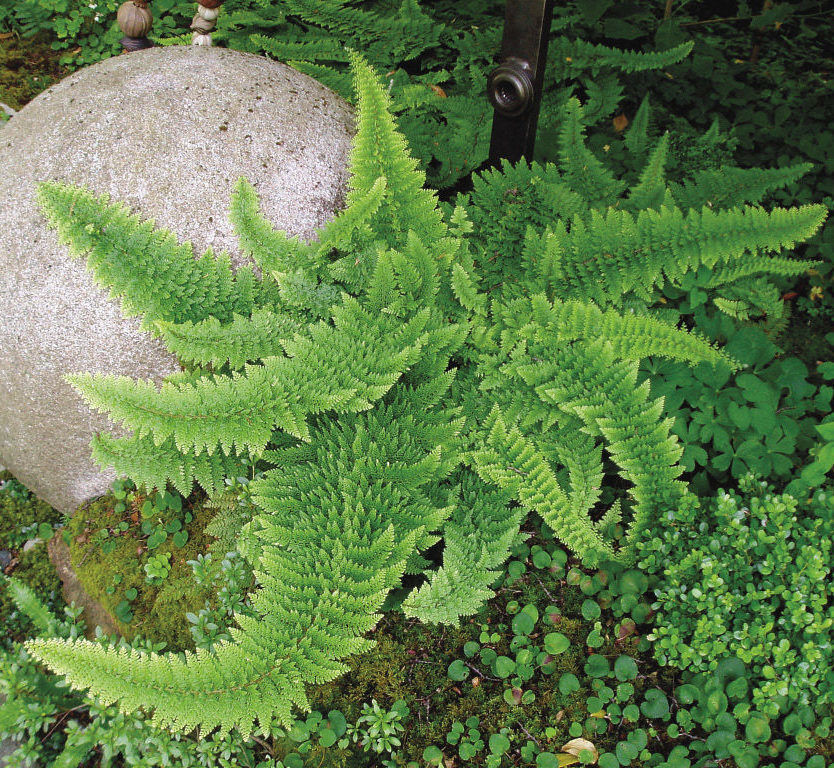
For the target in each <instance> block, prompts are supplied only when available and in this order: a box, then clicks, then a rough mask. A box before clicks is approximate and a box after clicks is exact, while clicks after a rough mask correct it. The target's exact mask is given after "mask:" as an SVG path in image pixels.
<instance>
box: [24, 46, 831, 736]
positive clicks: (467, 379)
mask: <svg viewBox="0 0 834 768" xmlns="http://www.w3.org/2000/svg"><path fill="white" fill-rule="evenodd" d="M353 70H354V77H355V79H356V87H357V94H358V103H359V117H358V132H357V137H356V141H355V147H354V150H353V154H352V163H351V172H352V176H351V186H350V192H349V195H348V205H347V208H346V209H345V211H344V212H342V213H341V214H340V215H339V216H337V217H336V219H335V220H334V221H333V222H332V223H331V224H330V225H328V226H327V227H325V228H324V229H323V230H322V231H321V232H320V237H319V240H318V241H317V242H315V243H304V242H301V241H298V240H296V239H292V238H288V237H286V236H285V235H284V234H283V233H281V232H277V231H274V230H273V229H272V228H271V226H270V225H269V224H268V222H266V221H265V220H264V219H263V218H262V217H261V216H260V214H259V212H258V208H257V199H256V197H255V195H254V192H253V190H252V189H251V187H249V186H248V185H246V184H245V183H243V182H242V183H241V184H240V185H239V186H238V190H237V192H236V194H235V197H234V199H233V201H232V218H233V221H234V222H235V225H236V227H237V230H238V233H239V237H240V240H241V245H242V247H243V249H244V250H245V251H246V252H247V253H249V254H250V255H251V256H252V258H253V259H254V261H255V262H256V263H257V264H258V266H259V267H260V270H261V273H262V275H263V279H260V278H258V277H256V276H255V273H254V271H253V270H251V269H241V270H238V271H237V272H236V273H233V272H232V270H231V268H230V266H229V262H228V259H227V258H226V257H224V256H222V255H221V256H219V257H214V256H213V255H212V254H206V255H204V256H203V257H201V258H199V259H196V260H195V259H194V258H193V253H192V252H191V249H190V247H189V246H187V245H182V244H179V243H177V241H176V239H175V238H174V236H173V235H171V234H170V233H167V232H163V231H158V230H155V229H154V228H153V226H152V225H151V224H150V223H147V222H142V221H141V220H140V219H138V218H137V217H136V216H133V215H130V214H129V213H128V212H127V211H126V210H125V209H124V208H123V207H122V206H120V205H118V204H113V203H111V202H110V201H109V200H107V199H106V198H97V197H95V196H93V195H91V194H90V193H89V192H87V191H86V190H83V189H78V188H73V187H67V186H64V185H58V184H46V185H44V186H43V187H42V188H41V190H40V201H41V204H42V207H43V208H44V211H45V213H46V215H47V216H48V218H49V220H50V221H51V222H52V224H53V225H54V226H55V227H56V228H57V229H58V232H59V234H60V236H61V238H62V239H63V240H64V241H65V242H66V243H68V244H69V245H70V247H71V249H72V250H73V251H74V252H75V253H77V254H83V255H85V256H86V258H87V262H88V265H89V267H90V268H91V269H92V270H93V272H94V274H95V276H96V278H97V279H98V280H99V281H100V282H102V283H103V284H105V285H108V286H109V287H110V290H111V292H112V293H113V295H114V296H116V297H118V298H120V299H121V301H122V306H123V309H124V311H125V312H126V313H127V314H139V315H141V317H142V325H143V328H145V329H146V330H147V331H148V332H150V333H153V334H155V335H157V336H159V337H160V338H161V339H162V340H163V341H164V342H165V343H166V344H167V345H168V347H169V348H170V349H171V350H172V351H173V352H174V353H175V354H177V355H178V357H179V358H180V360H182V362H183V363H184V370H183V372H181V373H179V374H175V375H174V376H173V377H171V378H170V379H169V380H168V381H167V382H166V383H164V384H163V385H162V387H157V386H156V385H154V384H153V383H151V382H135V381H132V380H130V379H128V378H124V377H121V378H120V377H110V376H99V375H89V374H77V375H73V376H72V377H71V381H72V383H73V384H74V385H75V386H76V387H77V388H78V389H79V391H80V392H81V393H82V394H83V396H84V397H85V398H86V399H87V400H88V402H89V403H90V404H91V405H92V406H93V407H95V408H98V409H101V410H105V411H107V412H108V413H109V414H110V415H111V416H112V417H113V419H114V420H115V421H117V422H121V423H122V424H123V425H124V426H125V427H126V428H127V429H128V430H129V431H130V434H128V435H127V436H124V435H107V434H104V435H101V436H99V437H97V438H96V440H95V441H94V447H93V450H94V455H95V456H96V458H97V459H98V460H99V461H100V462H102V463H103V464H105V465H111V466H115V468H116V469H117V471H118V472H119V473H120V474H125V475H128V476H129V477H130V478H131V479H132V480H133V481H134V482H136V483H137V484H138V485H140V486H143V487H145V488H146V489H147V490H151V489H152V488H154V487H156V488H157V489H158V490H160V491H162V490H164V488H165V487H166V486H167V485H168V484H169V483H170V484H171V485H173V486H175V487H176V488H178V489H179V490H180V491H182V492H183V493H187V492H188V491H189V490H191V488H192V486H193V484H194V483H195V482H196V483H198V484H199V485H201V486H202V487H203V488H204V489H205V491H207V492H209V493H211V494H213V493H216V492H217V491H218V489H219V488H220V487H221V485H222V480H223V478H224V477H226V476H237V475H239V474H241V472H240V468H241V467H242V466H251V464H252V462H260V463H262V464H263V465H264V466H265V467H266V468H267V469H266V471H265V473H264V475H263V477H262V478H261V479H260V480H256V481H255V482H253V483H252V488H251V493H252V498H253V500H254V502H255V505H256V511H255V514H254V517H253V518H252V519H251V520H250V521H249V522H248V523H247V524H246V525H245V526H244V528H243V530H242V532H241V535H240V539H239V549H240V551H241V552H242V553H243V555H244V556H245V557H246V558H247V559H248V560H249V561H250V562H251V563H252V564H253V566H254V573H255V579H256V581H257V588H256V589H255V591H254V592H253V593H252V595H251V601H250V602H251V605H250V610H249V611H246V612H241V613H238V614H236V617H235V618H236V624H235V626H233V627H231V628H230V630H229V635H230V638H231V639H229V640H223V641H221V642H218V643H216V644H214V645H213V647H211V648H210V649H202V648H201V649H199V650H197V651H196V652H195V653H188V654H186V655H185V656H179V655H174V654H159V653H150V654H148V653H140V652H137V651H131V650H127V649H124V648H123V649H121V650H119V649H116V648H107V647H105V645H103V644H100V643H93V642H90V641H85V640H82V639H59V638H43V639H35V640H32V641H31V642H30V643H28V644H27V649H28V651H29V653H30V654H32V655H33V656H34V657H35V658H37V659H38V660H40V661H42V662H44V663H46V664H47V665H48V666H49V667H50V668H51V669H53V670H55V671H57V672H59V673H61V674H65V675H66V676H67V678H68V680H69V681H70V682H71V683H72V684H73V685H74V686H76V687H79V688H84V689H89V690H90V691H91V692H92V693H93V694H94V695H96V696H98V697H100V698H101V700H102V701H103V702H104V703H108V704H109V703H113V702H117V703H118V704H119V706H120V707H123V708H125V709H127V710H132V709H135V708H137V707H146V708H148V709H152V710H153V711H154V713H155V714H154V719H155V722H156V723H157V724H161V725H166V726H170V727H172V728H175V729H183V730H190V729H192V728H194V727H197V726H199V727H201V728H202V729H204V730H212V729H213V728H220V730H221V732H225V731H229V730H231V729H237V730H238V731H240V732H241V733H242V734H244V735H246V734H248V733H250V732H251V730H252V729H253V728H254V727H255V722H256V721H257V723H258V724H259V727H260V728H261V729H262V730H264V731H266V730H268V729H270V728H271V727H272V726H273V724H276V723H277V724H284V725H289V724H290V723H291V722H292V719H293V716H292V713H293V708H294V707H296V706H297V707H299V708H300V709H302V710H304V709H307V708H308V707H309V700H308V696H307V693H306V690H305V685H307V684H311V683H322V682H325V681H328V680H331V679H333V678H334V677H336V676H338V675H339V674H340V673H341V672H343V671H344V670H345V669H346V666H345V661H344V660H345V658H346V657H348V656H350V655H351V654H354V653H359V652H361V651H363V650H366V649H367V648H368V647H369V646H370V645H371V640H370V639H369V638H367V637H366V636H365V635H366V633H367V632H368V631H369V630H370V629H371V628H372V627H373V626H374V625H375V624H376V622H377V621H378V620H379V613H378V612H379V610H380V608H381V607H382V606H383V603H384V601H385V599H386V597H387V596H388V594H389V592H390V591H391V590H392V589H396V588H399V587H400V586H401V585H402V583H403V582H402V578H403V577H404V576H412V577H421V579H422V581H421V582H420V585H419V586H418V587H417V588H415V589H412V590H411V592H410V593H409V594H408V595H407V596H406V597H405V599H404V600H403V601H402V603H401V607H402V610H403V611H404V612H405V613H406V615H408V616H411V617H416V618H420V619H422V620H424V621H427V622H441V623H454V622H456V621H457V620H458V618H459V617H460V616H462V615H463V616H465V615H470V614H472V613H474V612H476V611H477V610H478V609H479V608H480V607H481V606H482V605H483V603H484V601H485V600H486V599H487V598H488V597H489V596H490V595H491V594H492V591H491V589H490V585H491V584H492V582H493V581H494V580H495V579H496V576H497V575H498V570H497V569H498V568H499V567H500V566H501V565H502V564H503V562H504V561H505V560H506V558H507V557H508V554H509V551H510V548H511V546H512V545H513V542H514V541H516V539H517V538H518V536H519V530H520V525H521V523H522V521H523V519H524V517H525V515H526V514H528V513H535V514H536V515H538V516H539V518H540V519H541V520H542V521H543V522H544V524H546V525H547V526H548V527H549V528H550V529H551V530H552V531H553V532H554V533H555V535H556V536H557V537H558V538H559V539H560V540H561V541H562V542H563V543H564V544H565V545H566V546H567V547H568V548H569V549H570V550H571V551H572V552H573V553H574V554H575V555H576V556H577V557H579V558H580V559H581V560H582V561H583V562H585V563H586V564H589V565H594V564H596V563H599V562H602V561H606V560H613V561H619V562H620V563H622V564H629V563H633V562H634V560H635V556H636V553H635V545H636V542H637V541H638V540H639V537H640V535H641V534H642V533H643V532H644V531H645V530H646V529H647V528H649V527H651V526H652V525H653V522H654V520H655V519H656V517H657V515H658V514H659V512H660V510H662V509H667V508H675V507H676V506H677V505H678V504H679V503H680V502H681V500H682V499H683V498H684V494H685V488H684V485H683V483H682V482H681V481H680V480H679V479H678V477H679V475H680V472H681V468H680V466H679V464H678V459H679V457H680V452H681V449H680V446H679V445H678V442H677V440H676V439H675V438H674V437H673V436H672V435H671V434H670V427H671V424H670V422H669V421H668V420H664V419H662V418H661V410H662V402H661V401H659V400H656V399H653V398H652V397H651V394H650V387H649V384H648V383H644V384H642V385H639V386H638V385H637V384H636V381H637V376H638V363H639V361H640V360H641V359H643V358H645V357H646V356H648V355H652V356H655V357H667V358H670V359H674V360H682V361H689V362H709V363H711V364H714V365H717V366H724V367H728V368H730V369H733V368H736V367H737V366H738V363H737V362H736V361H735V360H733V359H732V358H731V357H730V356H728V355H726V354H725V353H723V352H722V351H721V350H719V349H717V348H716V347H715V346H713V345H711V344H709V343H708V342H707V341H705V340H704V339H703V337H701V336H700V335H698V334H697V333H690V332H686V331H685V330H683V329H681V328H677V327H674V326H673V325H670V324H669V323H667V322H665V321H664V320H663V319H661V318H658V317H655V316H653V315H652V314H651V313H650V312H649V311H648V306H649V305H650V304H651V298H652V296H653V295H655V292H656V291H657V290H658V289H659V287H660V286H662V285H665V284H667V283H669V284H673V285H674V284H677V283H679V282H680V281H682V280H683V279H684V278H685V276H686V275H687V274H690V273H691V272H693V271H697V269H698V268H700V267H701V266H707V267H709V268H712V269H714V270H715V272H716V279H715V281H714V283H713V285H712V286H710V287H711V289H712V290H713V291H714V294H715V297H716V298H715V300H716V303H717V304H718V305H719V306H723V307H724V308H725V309H727V310H730V311H735V312H737V311H738V310H739V308H740V307H743V306H746V305H748V304H750V305H755V303H756V302H757V300H758V299H757V297H758V296H759V295H760V294H762V293H763V292H764V295H765V297H766V293H767V291H766V286H767V280H768V275H769V274H772V273H774V272H775V273H780V272H784V273H788V274H791V273H794V272H795V271H799V270H802V269H805V268H806V267H807V265H804V264H802V263H797V262H795V261H793V260H791V259H788V258H780V257H775V258H774V257H773V256H772V255H771V254H772V252H774V251H779V250H780V249H781V248H783V247H790V246H791V245H792V244H793V243H795V242H797V241H798V240H801V239H803V238H805V237H808V236H809V235H811V234H812V233H813V232H814V231H815V230H816V229H817V228H818V227H819V225H820V223H821V221H822V219H823V217H824V211H823V209H822V208H821V207H819V206H804V207H799V208H793V209H774V210H770V211H768V210H765V209H763V208H760V207H757V206H750V205H744V204H742V203H740V202H738V203H736V204H735V205H733V206H732V207H728V208H727V209H725V210H712V209H709V208H702V209H692V208H690V209H688V210H684V209H682V208H680V207H679V205H678V203H677V199H676V195H675V192H674V190H673V189H670V188H669V187H668V186H667V184H666V180H665V175H664V170H663V168H664V159H665V153H666V148H667V145H666V140H665V139H664V138H661V139H660V140H659V141H658V142H657V143H656V145H655V146H654V147H653V149H652V150H651V152H650V154H649V157H648V161H647V163H646V166H645V168H644V169H643V170H642V171H641V172H640V173H639V175H638V177H637V178H636V179H634V180H633V182H632V183H631V184H629V183H627V182H626V181H624V180H621V179H619V178H617V177H616V176H614V174H613V173H612V172H611V171H610V169H609V168H607V167H606V166H605V165H604V164H603V163H602V162H600V161H599V160H598V159H597V158H596V157H595V156H594V155H593V154H592V153H591V152H590V151H589V150H588V149H587V147H586V146H585V142H584V131H583V121H582V107H581V105H580V104H579V103H578V102H577V101H571V102H568V103H567V105H566V106H565V108H564V118H565V119H564V127H563V130H562V132H561V136H560V142H561V144H560V146H561V150H560V152H561V157H560V163H559V165H558V167H553V168H548V169H539V168H533V167H527V168H524V167H521V168H519V169H518V170H517V171H516V172H517V173H521V174H528V178H529V179H530V187H531V188H533V187H536V186H537V185H538V189H539V190H542V192H543V194H544V200H545V201H547V202H549V203H550V204H551V205H553V204H555V203H554V201H557V200H558V201H559V210H560V211H561V212H562V218H559V219H557V220H556V221H555V223H554V225H553V226H552V227H547V228H545V230H544V231H543V232H535V231H534V230H530V231H529V232H527V231H525V234H524V238H523V242H521V243H520V244H515V243H511V245H514V247H520V248H521V249H522V259H521V265H522V266H523V270H521V271H520V272H511V271H510V270H508V271H507V276H508V279H507V280H506V281H505V283H504V284H503V285H502V286H500V287H498V288H497V287H496V286H495V285H494V284H493V282H492V275H493V274H494V270H495V269H496V261H500V260H497V259H494V258H493V255H494V253H495V248H496V245H497V241H496V240H494V239H493V238H492V237H491V236H490V232H489V229H488V228H487V227H485V226H483V224H482V220H479V219H478V217H477V216H475V215H472V216H471V217H470V215H469V214H468V210H469V208H468V207H467V206H466V205H461V206H458V207H456V208H454V209H452V210H448V211H447V212H446V214H445V215H444V212H443V210H442V209H441V208H440V207H439V205H438V201H437V197H436V195H435V194H434V193H433V192H431V191H430V190H427V189H425V188H424V187H423V182H424V175H423V174H422V173H421V172H420V171H419V170H418V169H417V167H416V163H415V161H414V160H413V159H412V158H411V157H410V156H409V154H408V151H407V146H406V143H405V140H404V139H403V137H402V136H401V134H400V133H399V132H398V131H397V129H396V125H395V122H394V119H393V117H392V115H391V113H390V102H389V100H388V97H387V95H386V89H385V86H384V85H383V84H382V83H380V82H379V81H378V79H377V78H376V76H375V74H374V73H373V71H372V70H371V68H370V67H368V65H367V64H366V63H364V62H363V61H362V60H361V59H360V58H358V57H354V60H353ZM635 138H640V133H639V132H638V133H636V134H635ZM512 173H513V171H511V170H510V169H506V170H505V171H504V176H503V177H502V179H497V180H495V179H494V180H493V181H496V183H498V185H499V186H500V185H502V184H504V183H505V179H506V178H507V177H509V176H511V175H512ZM534 179H537V181H535V182H534ZM756 179H757V181H756V183H757V184H759V183H761V182H760V181H758V177H756ZM707 181H709V180H707ZM742 181H745V179H744V178H743V179H742ZM746 181H748V182H749V181H750V180H749V179H746ZM489 183H490V182H489V180H487V181H485V184H487V185H489ZM703 183H705V182H703V181H700V180H697V179H696V180H695V182H694V184H695V188H694V189H695V191H694V192H693V191H692V190H690V192H689V194H690V199H691V198H692V195H694V196H695V197H696V198H697V194H698V192H697V190H698V189H699V188H700V187H699V184H700V185H703ZM733 202H734V201H733ZM469 207H471V205H470V206H469ZM499 255H500V254H499ZM499 266H500V265H499ZM722 294H723V295H722ZM641 305H642V309H641ZM269 467H271V468H269ZM612 467H613V469H612ZM606 474H607V475H609V476H610V477H614V478H619V479H618V480H617V481H616V482H612V481H611V480H609V481H608V482H606V483H605V485H604V487H603V479H604V478H605V476H606ZM600 507H601V510H600V509H599V508H600ZM440 542H442V562H441V563H439V564H438V563H437V561H436V560H434V559H432V554H433V551H436V549H437V545H439V544H440ZM588 610H589V611H591V609H590V607H589V609H588Z"/></svg>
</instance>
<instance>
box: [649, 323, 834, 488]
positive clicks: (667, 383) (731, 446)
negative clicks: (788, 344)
mask: <svg viewBox="0 0 834 768" xmlns="http://www.w3.org/2000/svg"><path fill="white" fill-rule="evenodd" d="M699 320H700V322H699V328H701V329H703V330H704V331H705V332H706V333H708V334H709V336H710V337H711V338H726V339H728V342H727V345H726V347H725V349H726V351H727V352H729V353H731V354H733V355H734V356H735V357H736V359H738V360H739V361H741V362H743V363H744V364H745V366H746V367H745V368H744V369H743V370H742V371H740V372H738V373H735V374H731V373H730V372H728V371H726V370H720V369H718V368H716V367H714V366H710V365H698V366H696V367H695V368H689V367H685V366H681V365H679V364H677V363H675V362H671V361H650V362H647V363H645V364H644V365H643V371H644V372H645V373H646V374H648V375H650V376H651V379H652V391H653V392H654V393H655V394H657V395H658V396H662V397H663V398H664V409H665V412H666V413H667V414H668V415H669V416H671V417H673V418H675V426H674V428H673V431H674V433H675V434H677V435H678V437H679V438H680V440H681V443H682V444H683V445H684V453H683V456H682V459H681V461H682V463H683V464H684V466H685V467H686V470H687V471H688V472H690V473H692V474H691V478H692V480H693V482H694V484H695V487H696V488H697V489H698V491H699V492H703V493H709V491H710V489H712V488H715V487H716V486H718V485H720V484H721V483H724V482H727V481H728V480H729V479H730V478H735V479H740V478H742V477H744V475H746V474H747V473H748V472H751V471H752V472H753V473H754V474H756V475H757V476H759V477H763V478H772V479H774V480H776V479H778V480H779V481H781V482H783V483H784V482H786V481H787V480H789V479H790V478H791V477H792V476H793V474H794V473H795V472H796V471H798V468H799V466H800V464H801V462H802V458H803V457H804V456H805V455H806V454H807V452H808V450H809V449H810V448H811V446H812V445H813V443H814V441H815V439H816V438H817V432H816V430H815V428H814V427H815V424H816V423H817V422H818V419H819V418H820V416H821V415H822V414H826V413H828V412H830V409H831V395H832V393H831V388H830V387H827V386H823V387H819V386H818V384H817V380H816V376H814V372H813V371H809V370H808V368H807V367H806V366H805V364H804V363H803V362H802V361H801V360H799V359H797V358H795V357H783V356H780V355H779V350H778V348H777V347H776V346H775V345H774V344H773V343H772V342H771V341H770V340H769V339H768V338H767V336H766V334H765V333H764V332H763V331H762V330H761V329H760V328H756V327H742V328H738V327H737V326H736V324H735V323H733V321H732V320H730V319H729V318H726V317H724V318H722V317H707V316H704V315H703V314H700V313H699ZM819 482H820V480H819V479H818V480H817V484H818V483H819Z"/></svg>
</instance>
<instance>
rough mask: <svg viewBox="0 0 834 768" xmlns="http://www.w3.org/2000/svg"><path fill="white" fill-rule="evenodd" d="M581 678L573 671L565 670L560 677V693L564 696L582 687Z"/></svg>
mask: <svg viewBox="0 0 834 768" xmlns="http://www.w3.org/2000/svg"><path fill="white" fill-rule="evenodd" d="M580 687H581V686H580V685H579V678H578V677H577V676H576V675H574V674H573V672H564V673H563V674H562V676H561V677H560V678H559V693H561V694H562V696H568V695H569V694H571V693H573V692H574V691H578V690H579V689H580Z"/></svg>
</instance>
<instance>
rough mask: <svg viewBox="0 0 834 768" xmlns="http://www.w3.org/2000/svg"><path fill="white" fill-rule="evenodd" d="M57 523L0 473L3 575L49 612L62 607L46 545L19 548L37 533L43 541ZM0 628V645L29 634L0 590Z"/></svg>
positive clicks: (7, 475) (52, 512) (28, 625)
mask: <svg viewBox="0 0 834 768" xmlns="http://www.w3.org/2000/svg"><path fill="white" fill-rule="evenodd" d="M60 520H61V514H60V513H59V512H56V511H55V510H54V509H53V508H52V507H50V506H49V504H47V503H46V502H44V501H41V500H40V499H38V498H37V497H36V496H34V495H33V494H32V493H30V492H29V491H28V490H27V489H26V488H25V487H24V486H23V485H21V484H20V483H19V482H18V481H17V480H15V479H14V478H13V477H12V475H11V474H10V473H8V472H0V550H4V551H6V552H8V553H9V554H8V558H10V560H9V563H8V564H7V565H6V567H5V568H3V573H4V574H5V575H7V576H15V577H16V578H18V579H20V581H22V582H23V583H24V584H26V585H27V586H29V587H31V588H32V589H34V590H35V592H36V593H37V594H38V596H39V597H40V598H41V599H42V600H43V601H44V602H45V603H46V604H47V605H48V606H50V607H51V608H52V609H53V610H56V609H58V610H60V607H61V606H62V604H63V601H62V599H61V582H60V580H59V579H58V575H57V574H56V573H55V568H54V567H53V565H52V563H51V561H50V559H49V553H48V552H47V549H46V544H45V543H40V544H37V545H36V546H34V547H32V548H31V549H29V550H28V551H26V552H24V551H23V545H24V544H25V543H26V542H27V541H29V540H31V539H36V538H38V536H39V534H44V538H45V536H46V535H48V534H49V533H51V528H52V526H55V525H58V523H59V522H60ZM39 528H40V530H39ZM0 626H2V627H3V629H4V633H3V638H2V642H3V643H4V644H8V643H10V642H11V641H13V640H22V639H24V638H25V637H28V636H29V635H31V632H32V626H31V623H30V622H29V620H28V619H27V618H26V617H24V616H22V615H21V614H20V613H19V612H18V611H17V610H16V609H15V606H14V604H13V603H12V601H11V600H10V599H9V597H8V595H7V593H6V590H5V589H2V588H0Z"/></svg>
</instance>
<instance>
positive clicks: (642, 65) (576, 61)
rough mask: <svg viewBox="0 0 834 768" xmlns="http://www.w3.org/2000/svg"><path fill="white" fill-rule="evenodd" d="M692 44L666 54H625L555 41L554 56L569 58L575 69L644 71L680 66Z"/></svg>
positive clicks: (615, 50)
mask: <svg viewBox="0 0 834 768" xmlns="http://www.w3.org/2000/svg"><path fill="white" fill-rule="evenodd" d="M693 45H694V44H693V43H692V42H687V43H681V44H680V45H676V46H674V47H673V48H668V49H667V50H665V51H649V52H647V53H644V52H642V51H625V50H620V49H617V48H611V47H609V46H606V45H598V44H596V43H588V42H586V41H584V40H567V39H566V38H556V39H555V40H553V41H552V42H551V46H552V47H553V50H552V51H551V54H550V55H551V56H553V57H562V58H564V57H569V58H570V59H571V65H572V67H573V68H575V69H584V68H586V67H589V66H592V67H594V68H599V67H602V66H606V67H611V68H613V69H617V70H619V71H620V72H644V71H646V70H648V69H661V68H663V67H668V66H670V65H672V64H677V63H678V62H679V61H682V60H683V59H685V58H686V57H687V56H689V54H690V53H691V52H692V47H693Z"/></svg>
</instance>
